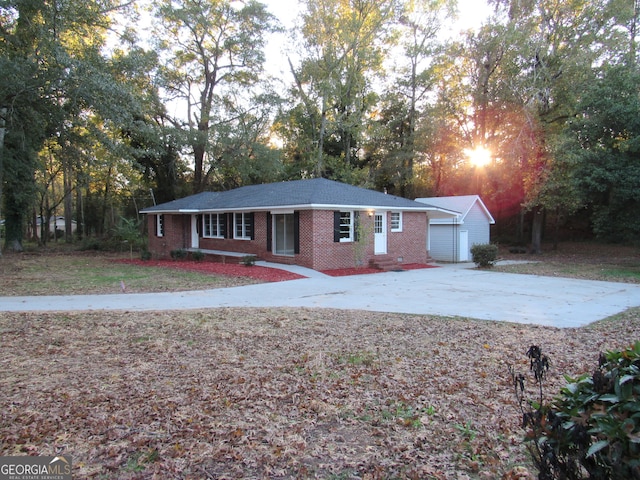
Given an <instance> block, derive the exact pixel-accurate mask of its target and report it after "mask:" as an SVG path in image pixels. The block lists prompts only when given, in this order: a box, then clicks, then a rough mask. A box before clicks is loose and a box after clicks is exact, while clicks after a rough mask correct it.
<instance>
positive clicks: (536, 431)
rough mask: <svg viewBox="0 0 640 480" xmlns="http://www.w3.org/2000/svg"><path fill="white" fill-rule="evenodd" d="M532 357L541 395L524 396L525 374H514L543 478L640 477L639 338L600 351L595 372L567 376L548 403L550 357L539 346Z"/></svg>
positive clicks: (619, 479)
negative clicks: (621, 347) (620, 347)
mask: <svg viewBox="0 0 640 480" xmlns="http://www.w3.org/2000/svg"><path fill="white" fill-rule="evenodd" d="M527 356H528V357H529V358H530V370H531V372H533V375H534V381H535V383H536V385H537V389H538V399H537V400H525V376H524V375H522V374H515V373H514V372H513V371H512V376H513V380H514V386H515V392H516V397H517V399H518V403H519V406H520V409H521V411H522V426H523V428H524V429H525V430H526V441H527V442H528V446H529V451H530V453H531V457H532V460H533V462H534V464H535V465H536V467H537V468H538V470H539V472H540V473H539V475H538V478H539V479H540V480H554V479H560V480H565V479H566V480H579V479H587V478H588V479H607V480H622V479H625V480H630V479H640V398H639V397H640V342H636V343H635V345H633V346H631V347H628V348H626V349H624V350H622V351H611V352H607V353H604V354H602V353H601V354H600V359H599V365H598V367H597V368H596V369H595V370H594V372H593V373H592V374H584V375H581V376H579V377H578V378H571V377H568V376H565V379H566V380H567V382H568V383H567V385H566V386H565V387H564V388H562V389H561V390H560V395H559V396H557V397H556V398H555V399H554V400H553V401H551V403H549V404H545V403H544V401H543V388H542V383H543V380H544V377H545V374H546V372H547V370H548V369H549V359H548V357H547V356H546V355H543V354H542V352H541V350H540V348H539V347H537V346H531V347H530V348H529V351H528V352H527Z"/></svg>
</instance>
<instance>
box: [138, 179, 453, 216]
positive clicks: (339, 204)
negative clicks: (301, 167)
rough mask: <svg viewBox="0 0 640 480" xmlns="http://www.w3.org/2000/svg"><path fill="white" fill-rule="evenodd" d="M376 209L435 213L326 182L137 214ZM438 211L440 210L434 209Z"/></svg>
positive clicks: (217, 195)
mask: <svg viewBox="0 0 640 480" xmlns="http://www.w3.org/2000/svg"><path fill="white" fill-rule="evenodd" d="M287 207H296V208H314V207H316V208H317V207H326V208H346V207H351V208H357V207H362V208H379V209H398V210H416V211H424V212H426V211H429V210H433V209H438V208H437V207H434V206H432V205H427V204H424V203H420V202H415V201H413V200H408V199H406V198H402V197H397V196H395V195H387V194H384V193H381V192H376V191H375V190H368V189H366V188H360V187H355V186H353V185H348V184H346V183H340V182H336V181H333V180H327V179H326V178H313V179H309V180H293V181H289V182H279V183H267V184H260V185H249V186H246V187H240V188H236V189H233V190H228V191H226V192H202V193H198V194H195V195H191V196H189V197H185V198H181V199H178V200H174V201H172V202H167V203H163V204H160V205H156V206H154V207H149V208H145V209H144V210H142V211H141V213H154V212H161V213H190V212H201V211H230V210H269V209H275V208H287ZM438 210H441V209H438Z"/></svg>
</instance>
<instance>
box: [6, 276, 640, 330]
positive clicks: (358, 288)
mask: <svg viewBox="0 0 640 480" xmlns="http://www.w3.org/2000/svg"><path fill="white" fill-rule="evenodd" d="M267 266H274V265H267ZM277 267H279V268H287V267H284V266H282V265H278V266H277ZM472 267H473V265H472V264H463V265H444V266H441V267H440V268H429V269H422V270H411V271H405V272H386V273H376V274H371V275H355V276H348V277H337V278H336V277H328V276H326V275H322V274H319V273H318V272H314V271H309V270H305V269H301V268H300V267H291V268H287V269H291V270H294V271H297V272H299V273H302V274H308V275H312V276H311V277H310V278H305V279H301V280H291V281H288V282H277V283H264V284H259V285H248V286H243V287H233V288H221V289H215V290H202V291H190V292H177V293H146V294H127V293H124V294H117V295H75V296H40V297H0V311H13V312H15V311H78V310H136V311H140V310H149V311H152V310H184V309H201V308H217V307H309V308H338V309H356V310H372V311H380V312H396V313H412V314H435V315H445V316H460V317H469V318H476V319H483V320H499V321H510V322H517V323H531V324H537V325H544V326H553V327H560V328H565V327H579V326H582V325H586V324H588V323H591V322H594V321H596V320H601V319H603V318H605V317H608V316H611V315H614V314H616V313H620V312H622V311H624V310H626V309H627V308H630V307H636V306H640V285H634V284H626V283H612V282H596V281H588V280H573V279H566V278H554V277H539V276H530V275H517V274H508V273H497V272H492V271H486V270H476V269H474V268H472Z"/></svg>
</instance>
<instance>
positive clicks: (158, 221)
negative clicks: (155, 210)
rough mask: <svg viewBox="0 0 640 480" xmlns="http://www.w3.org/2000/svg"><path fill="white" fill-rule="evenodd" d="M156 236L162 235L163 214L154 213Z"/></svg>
mask: <svg viewBox="0 0 640 480" xmlns="http://www.w3.org/2000/svg"><path fill="white" fill-rule="evenodd" d="M156 236H157V237H164V215H162V214H160V215H156Z"/></svg>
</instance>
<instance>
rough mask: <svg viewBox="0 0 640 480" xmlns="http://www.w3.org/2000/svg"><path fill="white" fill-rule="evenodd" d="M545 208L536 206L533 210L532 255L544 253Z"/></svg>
mask: <svg viewBox="0 0 640 480" xmlns="http://www.w3.org/2000/svg"><path fill="white" fill-rule="evenodd" d="M543 212H544V210H543V208H542V207H540V206H535V207H534V208H533V222H532V225H531V253H535V254H536V255H539V254H541V253H542V225H543V223H544V215H543Z"/></svg>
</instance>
